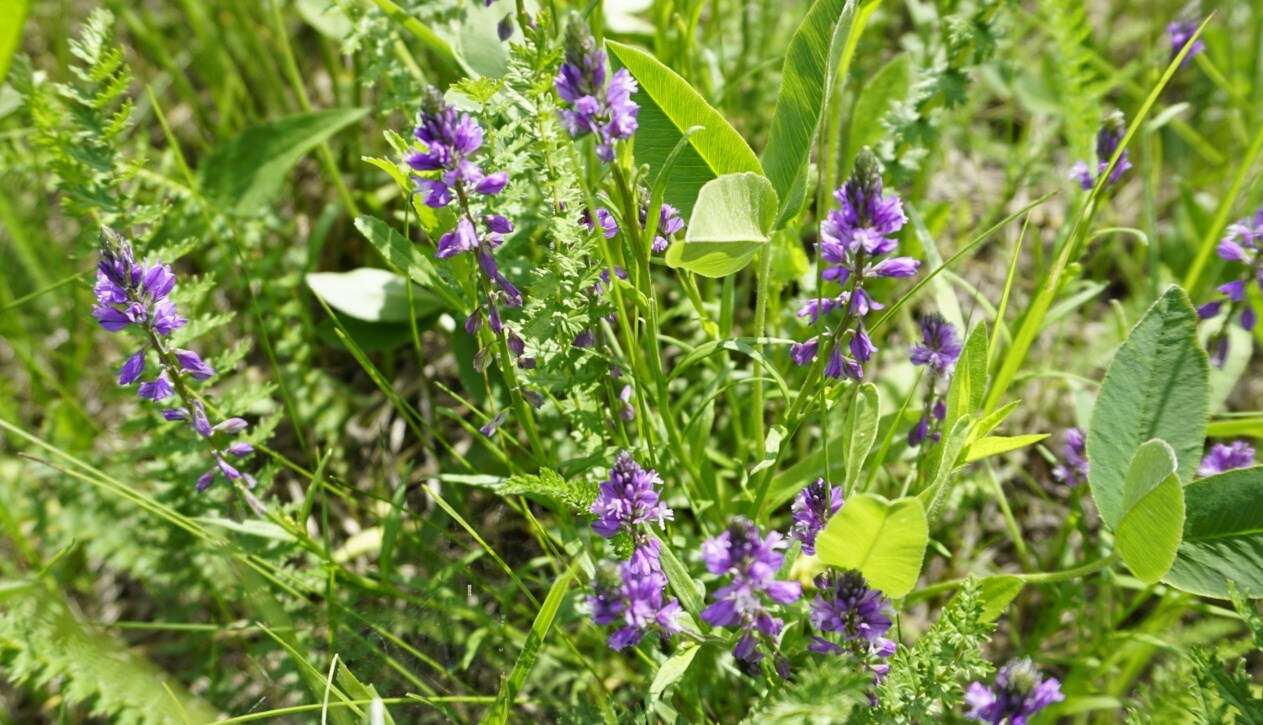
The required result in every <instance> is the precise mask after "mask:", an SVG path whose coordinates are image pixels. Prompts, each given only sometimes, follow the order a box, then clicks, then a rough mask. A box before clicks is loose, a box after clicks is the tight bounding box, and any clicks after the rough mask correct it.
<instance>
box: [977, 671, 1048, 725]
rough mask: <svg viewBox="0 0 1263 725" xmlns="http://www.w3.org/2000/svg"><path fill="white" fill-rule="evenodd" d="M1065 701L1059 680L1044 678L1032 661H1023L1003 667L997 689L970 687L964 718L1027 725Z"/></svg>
mask: <svg viewBox="0 0 1263 725" xmlns="http://www.w3.org/2000/svg"><path fill="white" fill-rule="evenodd" d="M1064 699H1066V698H1065V695H1063V694H1061V683H1060V682H1058V681H1057V679H1056V678H1054V677H1049V678H1043V677H1041V676H1040V674H1039V670H1037V669H1035V665H1033V664H1032V663H1031V661H1030V660H1028V659H1021V660H1017V661H1014V662H1010V663H1009V664H1007V665H1005V666H1003V667H1001V668H1000V671H999V672H997V673H996V676H995V685H994V686H992V687H987V686H985V685H983V684H982V683H981V682H974V683H972V684H971V685H970V686H969V689H968V691H966V692H965V702H966V703H968V704H969V711H968V712H966V713H965V717H967V718H969V719H971V720H977V721H978V722H985V723H990V724H991V725H1001V723H1004V724H1005V725H1026V723H1027V721H1029V720H1030V718H1031V717H1033V716H1034V715H1035V713H1037V712H1039V711H1040V710H1043V709H1044V708H1046V707H1048V706H1049V705H1051V704H1053V703H1054V702H1060V701H1062V700H1064Z"/></svg>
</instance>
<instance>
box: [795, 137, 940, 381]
mask: <svg viewBox="0 0 1263 725" xmlns="http://www.w3.org/2000/svg"><path fill="white" fill-rule="evenodd" d="M833 196H834V198H835V199H836V200H837V202H838V208H837V209H834V210H832V211H830V212H829V214H828V216H826V217H825V220H824V222H823V223H821V225H820V244H819V247H818V251H819V255H820V263H821V264H822V265H824V269H823V270H822V271H821V277H822V278H823V279H824V280H826V281H829V282H836V283H837V284H839V285H844V286H847V287H848V289H845V290H843V291H842V292H841V293H840V294H838V295H837V296H836V297H822V296H819V295H817V297H815V298H813V299H809V300H808V301H807V302H806V303H804V304H803V306H802V307H800V308H799V310H798V316H799V317H806V318H809V319H810V320H811V322H812V323H813V324H814V323H816V322H818V321H819V320H820V318H821V317H823V316H825V315H828V314H829V313H831V312H833V311H834V310H839V309H840V310H843V311H844V312H845V314H846V317H845V319H844V320H843V325H842V326H841V327H839V330H838V333H837V334H838V335H843V334H847V333H851V339H850V344H849V348H850V353H851V356H850V357H847V356H844V355H843V354H842V352H841V350H840V349H839V348H840V341H841V340H842V338H841V337H835V338H834V339H833V341H832V345H831V349H830V352H829V358H828V360H827V361H826V363H825V368H824V374H825V375H826V376H827V377H830V378H840V377H844V376H845V377H848V378H850V379H852V380H862V379H863V377H864V365H863V364H864V363H865V362H867V361H868V360H869V359H870V358H871V357H872V356H873V354H874V353H875V352H876V351H877V348H876V347H874V346H873V344H872V341H871V340H870V339H869V337H868V334H867V333H866V332H865V330H864V326H863V322H862V321H863V318H864V317H865V316H867V315H868V314H869V313H870V312H872V311H874V310H880V309H882V307H883V305H882V304H881V303H880V302H878V301H877V300H876V299H874V298H873V297H872V295H870V294H869V292H868V290H867V289H866V288H865V286H864V284H865V280H866V279H867V278H870V277H888V278H905V277H911V276H913V275H915V274H916V272H917V269H918V268H919V267H920V264H921V263H920V262H919V261H918V260H916V259H913V258H911V257H888V256H887V255H890V254H891V253H893V252H894V251H895V250H896V248H897V247H898V245H899V243H898V241H896V239H895V235H896V234H897V233H898V232H899V230H900V229H902V228H903V226H904V224H905V223H906V222H907V217H906V216H905V215H904V213H903V202H902V201H901V200H900V199H899V197H898V196H897V195H894V194H885V193H883V190H882V180H881V170H880V168H879V164H878V162H877V157H876V156H874V155H873V154H872V152H871V151H869V150H868V149H867V148H866V149H864V150H862V151H861V152H860V154H859V156H858V157H857V158H856V160H855V171H854V172H853V173H852V174H851V178H850V179H848V180H847V181H846V183H845V184H843V185H842V186H841V188H839V189H838V190H837V191H835V192H834V194H833ZM852 321H856V324H855V326H854V327H853V328H850V323H851V322H852ZM845 328H850V329H845ZM823 342H825V340H824V339H823V337H818V338H817V339H816V340H815V342H814V346H813V347H811V348H806V347H796V348H795V349H794V350H793V352H795V353H796V354H794V356H793V357H794V362H795V363H797V364H799V365H805V364H806V363H807V362H810V361H811V360H813V359H814V358H815V352H816V351H817V350H818V349H819V346H820V344H821V343H823ZM803 344H805V343H803ZM808 352H810V353H811V354H810V355H809V354H807V353H808Z"/></svg>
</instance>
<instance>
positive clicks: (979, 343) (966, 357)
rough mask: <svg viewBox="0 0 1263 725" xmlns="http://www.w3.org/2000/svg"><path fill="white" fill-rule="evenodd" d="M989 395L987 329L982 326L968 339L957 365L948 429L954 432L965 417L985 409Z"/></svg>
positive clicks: (949, 392)
mask: <svg viewBox="0 0 1263 725" xmlns="http://www.w3.org/2000/svg"><path fill="white" fill-rule="evenodd" d="M986 392H987V326H986V325H978V326H977V327H975V328H974V329H973V330H972V331H970V333H969V337H967V338H966V339H965V345H964V349H962V350H961V354H960V359H959V360H958V361H957V362H956V372H955V373H953V374H952V382H951V384H950V385H949V386H948V388H947V417H946V418H945V419H944V427H946V428H949V429H950V428H951V427H952V425H953V424H954V423H955V422H956V421H957V420H960V418H961V416H964V415H969V414H970V413H972V412H973V411H975V410H977V409H978V408H980V407H981V406H982V399H983V396H984V395H985V394H986Z"/></svg>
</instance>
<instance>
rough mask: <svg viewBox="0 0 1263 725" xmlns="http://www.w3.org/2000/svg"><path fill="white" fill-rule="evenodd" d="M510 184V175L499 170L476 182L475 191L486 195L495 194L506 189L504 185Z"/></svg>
mask: <svg viewBox="0 0 1263 725" xmlns="http://www.w3.org/2000/svg"><path fill="white" fill-rule="evenodd" d="M508 184H509V175H508V174H507V173H505V172H503V171H497V172H496V173H494V174H489V175H487V176H484V177H482V180H481V181H479V182H478V183H477V184H474V191H477V192H478V193H479V194H482V195H484V196H495V195H496V194H499V193H500V192H502V191H504V187H506V186H508Z"/></svg>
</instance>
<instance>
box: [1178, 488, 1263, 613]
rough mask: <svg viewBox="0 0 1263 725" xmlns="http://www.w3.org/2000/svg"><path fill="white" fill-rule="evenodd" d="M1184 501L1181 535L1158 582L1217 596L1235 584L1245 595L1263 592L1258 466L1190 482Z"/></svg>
mask: <svg viewBox="0 0 1263 725" xmlns="http://www.w3.org/2000/svg"><path fill="white" fill-rule="evenodd" d="M1184 505H1185V509H1186V515H1185V518H1184V539H1183V541H1182V542H1181V543H1180V548H1179V550H1178V551H1177V553H1176V557H1175V564H1174V565H1173V566H1172V567H1171V571H1169V572H1167V575H1166V577H1164V579H1163V581H1165V582H1167V583H1168V584H1171V585H1172V586H1175V587H1178V588H1179V589H1183V590H1184V591H1186V592H1192V593H1194V594H1201V595H1204V596H1209V597H1218V598H1220V599H1227V598H1228V588H1229V584H1230V583H1235V584H1236V586H1237V588H1238V589H1240V590H1241V592H1242V593H1243V594H1245V595H1246V596H1247V597H1250V598H1252V599H1257V598H1260V597H1263V466H1255V467H1253V468H1239V469H1236V470H1233V471H1227V472H1225V473H1220V474H1218V475H1216V476H1211V477H1209V478H1203V479H1201V480H1199V481H1194V482H1192V483H1190V484H1189V485H1187V486H1185V487H1184Z"/></svg>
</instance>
